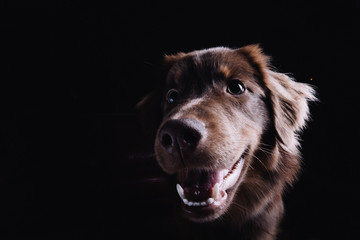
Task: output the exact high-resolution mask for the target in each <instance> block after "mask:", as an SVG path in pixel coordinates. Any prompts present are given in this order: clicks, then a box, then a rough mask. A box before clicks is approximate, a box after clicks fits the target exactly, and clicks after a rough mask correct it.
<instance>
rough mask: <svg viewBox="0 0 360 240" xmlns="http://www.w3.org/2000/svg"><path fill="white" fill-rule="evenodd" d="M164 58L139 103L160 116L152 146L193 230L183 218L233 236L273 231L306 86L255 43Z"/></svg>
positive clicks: (294, 155)
mask: <svg viewBox="0 0 360 240" xmlns="http://www.w3.org/2000/svg"><path fill="white" fill-rule="evenodd" d="M164 65H165V67H166V71H167V76H166V79H164V84H163V89H161V90H160V91H158V92H157V93H156V94H155V93H152V94H150V95H148V96H146V97H145V98H144V99H143V100H142V101H141V102H140V103H139V104H138V108H139V110H140V112H143V114H144V115H149V114H150V115H151V114H154V113H155V114H156V115H157V116H156V117H159V118H158V119H157V120H156V121H157V122H156V123H155V124H154V125H153V126H156V128H155V129H153V130H156V136H155V154H156V158H157V161H158V163H159V165H160V167H161V168H162V169H163V170H164V171H165V172H166V173H168V174H171V175H173V176H174V178H175V179H176V182H177V184H176V185H175V186H174V189H175V188H176V190H177V192H178V195H179V196H178V198H177V199H175V200H174V201H175V202H176V203H177V204H178V205H179V211H180V212H181V213H182V215H183V217H184V218H185V219H188V220H189V222H187V221H185V223H183V225H184V226H186V227H188V228H192V234H194V231H195V232H196V228H195V230H194V227H193V226H192V224H191V222H200V223H202V224H211V225H213V224H215V225H216V226H221V225H226V227H228V228H230V229H232V231H231V232H232V233H234V232H236V234H238V235H239V238H241V239H262V240H263V239H275V237H276V235H277V232H278V227H279V223H280V221H281V218H282V216H283V212H284V207H283V200H282V194H283V192H284V190H285V189H286V187H287V186H289V185H291V184H293V182H294V181H295V180H296V179H297V176H298V173H299V170H300V167H301V154H300V151H299V133H300V132H301V131H302V130H303V129H304V128H305V126H306V122H307V121H308V119H309V106H308V103H309V102H311V101H316V97H315V91H314V89H313V88H312V87H311V86H310V85H308V84H305V83H299V82H296V81H295V80H294V79H292V78H291V77H289V76H288V75H286V74H282V73H278V72H276V71H274V70H273V69H272V68H271V66H270V58H269V57H268V56H266V55H265V54H263V52H262V49H261V48H260V47H259V46H258V45H249V46H245V47H242V48H239V49H230V48H225V47H217V48H210V49H205V50H199V51H193V52H190V53H179V54H176V55H170V56H166V57H165V64H164ZM156 109H157V110H156ZM158 115H160V116H158ZM143 118H144V119H145V121H148V120H149V118H147V117H144V116H143ZM154 119H155V118H154ZM179 221H180V220H179ZM182 227H183V226H182ZM201 234H203V233H199V236H200V235H201ZM201 236H202V235H201ZM209 237H211V234H210V236H209Z"/></svg>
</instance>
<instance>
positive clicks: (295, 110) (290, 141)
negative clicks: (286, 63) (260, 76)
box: [264, 69, 317, 151]
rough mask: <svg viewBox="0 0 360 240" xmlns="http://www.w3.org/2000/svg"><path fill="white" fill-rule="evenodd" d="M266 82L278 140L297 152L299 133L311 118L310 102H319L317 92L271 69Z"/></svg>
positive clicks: (268, 71) (267, 71) (265, 79)
mask: <svg viewBox="0 0 360 240" xmlns="http://www.w3.org/2000/svg"><path fill="white" fill-rule="evenodd" d="M264 82H265V85H266V87H267V88H268V89H269V94H270V100H271V105H272V107H273V114H274V125H275V129H276V131H277V134H278V139H279V140H280V142H282V144H283V145H285V146H286V147H287V148H288V150H290V151H292V150H295V149H296V147H297V145H298V141H297V138H296V136H297V133H298V132H299V131H301V130H302V129H303V128H304V127H305V125H306V121H307V120H308V119H309V117H310V115H309V106H308V102H309V101H316V100H317V99H316V97H315V91H314V89H313V88H312V87H311V86H310V85H308V84H305V83H299V82H295V81H294V80H293V79H292V78H290V77H289V76H287V75H286V74H282V73H277V72H274V71H272V70H269V69H267V70H266V77H265V78H264Z"/></svg>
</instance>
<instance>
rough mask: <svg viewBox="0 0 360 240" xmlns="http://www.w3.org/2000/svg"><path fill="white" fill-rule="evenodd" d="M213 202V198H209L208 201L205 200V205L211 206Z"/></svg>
mask: <svg viewBox="0 0 360 240" xmlns="http://www.w3.org/2000/svg"><path fill="white" fill-rule="evenodd" d="M213 202H215V199H213V198H209V199H208V200H206V204H208V205H210V204H212V203H213Z"/></svg>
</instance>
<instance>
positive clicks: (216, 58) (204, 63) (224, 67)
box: [169, 47, 254, 84]
mask: <svg viewBox="0 0 360 240" xmlns="http://www.w3.org/2000/svg"><path fill="white" fill-rule="evenodd" d="M253 74H254V69H253V68H252V67H251V64H250V63H249V62H248V61H247V59H246V57H244V56H242V55H241V54H239V53H238V52H236V51H235V50H233V49H230V48H226V47H216V48H210V49H205V50H197V51H193V52H190V53H188V54H186V55H185V56H184V57H182V58H181V59H179V60H178V61H177V62H175V64H174V65H173V67H172V68H171V69H170V74H169V75H170V76H171V80H173V81H175V83H177V84H179V82H182V81H183V80H184V78H185V79H186V78H192V80H202V81H206V82H208V81H216V80H223V79H228V78H236V77H240V78H241V77H245V76H249V75H253ZM182 83H183V82H182Z"/></svg>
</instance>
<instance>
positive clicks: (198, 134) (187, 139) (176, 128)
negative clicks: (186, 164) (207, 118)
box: [158, 118, 205, 155]
mask: <svg viewBox="0 0 360 240" xmlns="http://www.w3.org/2000/svg"><path fill="white" fill-rule="evenodd" d="M204 135H205V125H204V123H202V122H200V121H198V120H196V119H191V118H186V119H176V120H168V121H167V122H166V123H165V124H164V125H163V127H162V128H161V129H160V131H159V136H158V137H159V141H160V143H161V145H162V146H163V147H164V148H165V149H166V151H167V152H168V153H170V154H172V155H177V154H181V155H184V154H188V153H189V152H191V151H193V150H194V149H196V147H197V146H198V144H199V142H200V140H201V138H203V137H204Z"/></svg>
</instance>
